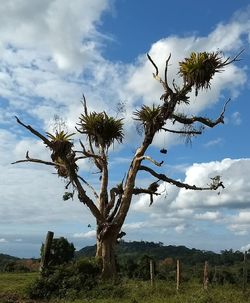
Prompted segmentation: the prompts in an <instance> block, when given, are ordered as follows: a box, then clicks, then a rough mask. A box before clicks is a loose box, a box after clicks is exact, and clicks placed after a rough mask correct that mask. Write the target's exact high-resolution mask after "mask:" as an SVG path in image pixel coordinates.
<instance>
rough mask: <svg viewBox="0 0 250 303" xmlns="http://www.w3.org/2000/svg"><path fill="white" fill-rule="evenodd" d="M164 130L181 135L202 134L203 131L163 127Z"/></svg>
mask: <svg viewBox="0 0 250 303" xmlns="http://www.w3.org/2000/svg"><path fill="white" fill-rule="evenodd" d="M161 129H162V130H164V131H166V132H169V133H174V134H180V135H201V134H202V131H199V130H190V131H184V130H174V129H169V128H165V127H162V128H161Z"/></svg>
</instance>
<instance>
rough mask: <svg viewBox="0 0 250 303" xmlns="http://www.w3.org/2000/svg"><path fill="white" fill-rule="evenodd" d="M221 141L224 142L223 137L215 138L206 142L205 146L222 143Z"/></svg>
mask: <svg viewBox="0 0 250 303" xmlns="http://www.w3.org/2000/svg"><path fill="white" fill-rule="evenodd" d="M221 143H222V138H217V139H215V140H211V141H208V142H207V143H205V144H204V146H205V147H211V146H216V145H220V144H221Z"/></svg>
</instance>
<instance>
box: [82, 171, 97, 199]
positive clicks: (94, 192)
mask: <svg viewBox="0 0 250 303" xmlns="http://www.w3.org/2000/svg"><path fill="white" fill-rule="evenodd" d="M77 177H78V178H79V179H80V180H81V181H82V182H83V183H84V184H86V185H87V186H88V187H89V188H90V189H91V190H92V192H93V194H94V196H95V197H96V199H99V196H98V194H97V192H96V191H95V189H94V187H93V186H92V185H90V184H89V183H88V182H87V181H86V180H85V179H83V178H82V177H81V176H79V175H77Z"/></svg>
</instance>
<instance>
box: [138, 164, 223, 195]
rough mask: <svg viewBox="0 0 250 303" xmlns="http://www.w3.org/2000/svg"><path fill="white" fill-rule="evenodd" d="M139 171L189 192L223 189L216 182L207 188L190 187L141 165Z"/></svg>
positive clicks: (220, 183) (219, 183)
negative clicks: (189, 190)
mask: <svg viewBox="0 0 250 303" xmlns="http://www.w3.org/2000/svg"><path fill="white" fill-rule="evenodd" d="M139 170H143V171H147V172H148V173H150V174H151V175H152V176H154V177H155V178H158V179H159V180H162V181H164V182H167V183H170V184H173V185H175V186H177V187H179V188H185V189H191V190H216V189H218V188H219V187H222V188H224V185H223V182H217V183H214V182H212V183H211V184H210V185H209V187H199V186H196V185H190V184H187V183H183V182H180V181H177V180H175V179H171V178H169V177H167V176H166V175H164V174H158V173H157V172H155V171H154V170H153V169H151V168H149V167H147V166H144V165H141V166H140V168H139ZM212 180H213V179H212Z"/></svg>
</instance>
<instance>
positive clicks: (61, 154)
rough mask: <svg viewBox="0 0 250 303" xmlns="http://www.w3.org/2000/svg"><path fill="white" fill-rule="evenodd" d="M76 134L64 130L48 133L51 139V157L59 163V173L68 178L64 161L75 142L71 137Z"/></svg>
mask: <svg viewBox="0 0 250 303" xmlns="http://www.w3.org/2000/svg"><path fill="white" fill-rule="evenodd" d="M73 135H74V133H72V134H68V133H65V132H64V131H63V130H62V131H59V132H58V131H56V133H55V135H53V134H51V133H47V136H48V138H49V139H50V140H51V141H50V142H51V146H52V147H51V149H52V154H51V159H52V160H53V161H54V162H55V163H56V164H57V167H56V168H57V173H58V175H59V176H60V177H63V178H67V177H68V171H67V168H66V165H65V162H64V160H63V159H64V158H65V157H67V156H68V155H69V154H71V148H72V146H73V143H72V142H71V139H70V138H71V137H72V136H73Z"/></svg>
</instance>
